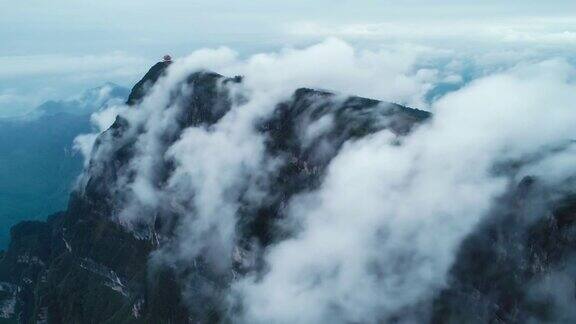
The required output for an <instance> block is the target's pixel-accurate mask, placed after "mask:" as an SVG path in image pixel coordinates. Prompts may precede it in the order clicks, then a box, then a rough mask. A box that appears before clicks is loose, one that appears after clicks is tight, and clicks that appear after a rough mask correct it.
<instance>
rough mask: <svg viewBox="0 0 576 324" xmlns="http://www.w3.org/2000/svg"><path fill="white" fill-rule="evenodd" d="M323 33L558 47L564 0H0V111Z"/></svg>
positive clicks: (569, 25)
mask: <svg viewBox="0 0 576 324" xmlns="http://www.w3.org/2000/svg"><path fill="white" fill-rule="evenodd" d="M331 36H335V37H338V38H341V39H344V40H346V41H348V42H350V43H352V44H355V46H358V47H378V46H391V45H399V44H404V45H405V44H410V45H411V46H413V45H423V46H428V47H434V48H437V49H444V50H452V51H455V52H467V53H487V52H492V53H493V52H494V51H500V52H503V53H505V52H508V53H509V52H510V51H523V52H526V51H531V52H533V53H534V52H538V53H539V54H538V55H543V56H547V55H548V56H555V55H562V56H570V55H571V53H572V52H573V49H574V48H575V46H576V1H573V0H548V1H542V0H509V1H496V0H468V1H461V0H434V1H433V0H403V1H399V0H396V1H390V0H388V1H386V0H380V1H376V0H330V1H328V0H314V1H311V0H291V1H274V0H250V1H246V0H245V1H240V0H234V1H231V0H226V1H225V0H201V1H199V0H195V1H194V0H192V1H191V0H167V1H157V0H154V1H152V0H138V1H137V0H125V1H117V0H115V1H112V0H99V1H95V0H75V1H70V0H51V1H45V0H28V1H8V0H0V40H2V42H0V116H1V115H6V114H17V113H20V112H23V111H26V110H27V109H29V108H31V107H32V106H34V105H36V104H38V103H39V102H41V101H43V100H46V99H50V98H62V97H66V96H71V95H73V94H74V93H77V92H79V91H81V90H82V89H85V88H88V87H92V86H97V85H98V84H100V83H103V82H105V81H112V82H116V83H119V84H122V85H126V86H129V85H131V84H132V83H133V82H134V81H135V80H137V79H138V77H139V76H140V75H141V74H142V73H143V72H145V71H146V70H147V68H148V67H149V66H150V65H151V64H153V63H154V62H155V60H157V59H158V58H160V57H161V56H162V55H163V54H164V53H167V52H169V53H171V54H173V55H174V56H176V57H178V56H183V55H186V54H188V53H191V52H192V51H194V50H196V49H198V48H202V47H218V46H227V47H230V48H232V49H234V50H236V51H237V52H239V53H240V55H249V54H252V53H255V52H260V51H274V50H278V49H280V48H282V47H286V46H296V47H298V46H305V45H308V44H311V43H314V42H318V41H321V40H323V39H325V38H328V37H331Z"/></svg>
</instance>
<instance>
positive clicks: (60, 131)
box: [0, 83, 129, 249]
mask: <svg viewBox="0 0 576 324" xmlns="http://www.w3.org/2000/svg"><path fill="white" fill-rule="evenodd" d="M128 93H129V90H128V89H126V88H123V87H120V86H118V85H115V84H112V83H107V84H105V85H103V86H100V87H97V88H94V89H90V90H87V91H86V92H84V93H83V94H81V95H80V96H78V97H76V98H72V99H69V100H60V101H48V102H46V103H44V104H42V105H40V106H39V107H38V108H36V109H35V110H34V111H33V112H31V113H30V114H27V115H25V116H23V117H18V118H4V119H0V138H1V139H2V140H1V141H0V249H1V248H3V247H5V246H6V245H7V244H8V240H9V228H10V227H11V226H12V225H14V224H16V223H18V222H20V221H21V220H24V219H44V218H45V217H46V216H47V215H49V214H51V213H54V212H56V211H59V210H62V209H64V208H65V207H66V204H67V201H68V196H69V194H70V191H71V189H72V185H73V183H74V180H75V178H76V177H77V176H78V175H79V174H80V172H81V171H82V157H81V156H80V154H78V153H76V152H74V151H73V150H72V142H73V140H74V138H75V137H76V136H78V135H79V134H82V133H88V132H90V131H91V126H90V115H91V114H92V113H93V112H95V111H97V110H98V109H102V108H104V107H106V106H109V105H112V104H116V103H121V102H124V101H125V100H126V98H127V97H128Z"/></svg>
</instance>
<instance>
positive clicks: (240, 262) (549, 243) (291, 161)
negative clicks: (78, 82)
mask: <svg viewBox="0 0 576 324" xmlns="http://www.w3.org/2000/svg"><path fill="white" fill-rule="evenodd" d="M166 68H168V65H167V64H164V63H159V64H157V65H155V66H154V67H153V68H152V70H151V71H150V72H149V73H148V74H146V76H145V77H144V79H143V80H142V81H140V82H139V83H138V84H137V85H136V86H135V87H134V89H133V90H132V93H131V94H130V97H129V99H128V102H127V104H128V105H130V106H131V108H129V109H131V110H133V112H132V114H125V115H121V116H119V117H117V119H116V121H115V122H114V124H113V125H112V126H111V127H110V128H109V129H108V130H107V131H105V132H104V133H102V134H101V135H100V136H99V137H98V139H97V141H96V143H95V144H94V149H93V153H92V157H91V160H90V163H89V165H88V166H87V168H86V170H85V172H84V174H83V176H82V178H81V181H80V185H79V188H78V189H77V190H76V191H75V192H74V194H73V195H72V197H71V199H70V204H69V206H68V209H67V210H66V211H65V212H62V213H57V214H54V215H52V216H50V217H49V218H48V221H47V222H24V223H21V224H19V225H17V226H15V227H14V228H13V229H12V233H11V234H12V242H11V245H10V247H9V249H8V250H7V251H6V252H4V254H3V255H2V259H1V260H0V319H1V320H3V321H6V322H25V323H32V322H49V323H130V322H134V323H140V322H146V323H186V322H190V323H198V322H199V323H211V322H226V321H232V322H234V320H233V319H232V318H231V317H230V314H231V313H233V312H234V311H236V310H235V309H234V307H235V305H234V304H233V303H230V302H229V300H228V299H227V296H228V295H229V291H228V290H229V288H230V286H231V285H232V284H233V282H235V281H237V280H238V279H239V278H241V277H243V276H244V275H246V274H247V273H249V272H251V273H254V272H256V273H258V272H261V271H266V267H267V265H266V264H265V262H264V260H263V258H264V253H263V252H262V251H263V250H265V248H266V247H267V246H271V245H274V244H275V243H277V242H279V241H281V240H283V239H286V238H287V237H290V236H291V235H293V233H291V232H290V227H288V226H285V224H284V223H283V222H284V221H285V220H286V219H285V215H286V213H287V212H288V211H287V206H286V202H287V201H289V200H291V199H294V198H297V197H299V196H301V195H303V194H305V193H307V192H310V191H312V190H314V189H316V188H318V186H320V184H321V181H322V179H323V178H325V176H326V173H327V172H328V169H327V168H328V166H329V164H330V163H331V161H332V160H333V159H334V158H335V156H336V155H337V154H338V152H340V151H341V150H343V147H344V146H345V143H346V142H347V141H351V140H356V139H361V138H367V137H369V136H371V134H374V133H376V132H378V131H381V130H384V129H388V130H389V131H390V133H391V134H393V136H394V138H393V141H394V142H395V143H397V145H401V142H402V138H403V136H405V135H407V134H409V133H410V132H411V131H412V130H413V129H414V127H417V126H418V125H420V124H423V123H425V122H426V121H427V120H428V119H429V118H430V115H429V113H427V112H424V111H420V110H416V109H410V108H406V107H403V106H400V105H395V104H389V103H383V102H379V101H376V100H371V99H366V98H360V97H341V96H336V95H334V94H332V93H329V92H325V91H318V90H312V89H306V88H302V89H298V90H296V91H294V92H293V93H291V94H289V95H287V96H284V97H281V99H280V100H279V101H277V102H273V103H270V104H268V105H269V106H270V105H271V106H270V110H269V112H268V113H266V114H261V115H259V117H258V118H254V119H253V123H250V124H249V126H250V127H249V128H250V129H253V130H254V133H255V134H256V135H257V136H254V137H248V138H250V139H254V141H256V143H257V145H256V146H255V148H253V147H252V146H249V147H248V148H247V149H243V150H236V147H235V146H236V145H247V144H246V143H251V142H250V141H238V142H235V141H234V139H235V138H236V137H237V136H252V135H253V134H252V133H251V132H249V134H248V135H246V132H238V133H235V132H234V131H236V130H237V129H236V128H232V129H229V128H223V127H224V126H223V125H227V124H226V118H238V119H237V120H240V121H241V120H243V119H242V118H241V117H242V112H243V111H246V110H248V109H251V106H249V105H246V102H247V99H246V97H245V96H244V94H243V92H241V91H239V90H238V88H241V87H242V84H243V80H242V78H239V77H236V78H227V77H224V76H221V75H219V74H216V73H212V72H195V73H192V74H190V75H188V76H187V77H185V78H184V79H183V80H179V81H178V82H176V83H172V84H170V83H166V84H168V85H171V86H170V87H168V88H165V87H164V86H165V85H166V84H163V85H162V84H161V85H160V86H159V87H157V88H155V89H156V90H154V89H152V88H151V86H152V85H154V84H155V83H158V82H163V81H162V80H163V79H162V76H163V75H165V71H166ZM162 89H164V90H163V91H164V92H162V91H161V90H162ZM154 91H156V93H153V92H154ZM158 98H161V99H162V100H160V99H158ZM238 107H241V108H242V109H243V110H241V109H240V110H239V109H238ZM231 112H232V113H231ZM238 116H240V117H238ZM158 124H160V125H164V126H163V127H160V128H155V126H154V125H158ZM242 126H246V124H239V125H238V126H237V127H242ZM222 128H223V129H224V131H222ZM216 130H219V131H222V134H224V135H223V136H229V137H227V138H226V140H227V141H224V140H223V139H222V138H220V137H218V136H214V137H210V136H212V135H214V133H215V132H216ZM303 134H306V136H303ZM183 139H188V140H189V141H188V142H186V141H183ZM198 139H204V140H203V141H202V142H200V144H201V145H198V142H195V140H198ZM259 141H260V142H259ZM230 142H231V143H232V145H230V146H226V145H229V143H230ZM206 145H208V147H206ZM209 145H213V147H210V146H209ZM222 147H223V149H224V153H223V154H222V155H220V158H219V159H215V160H211V161H209V162H206V163H208V164H207V165H205V166H204V168H202V163H204V162H205V161H202V160H201V159H202V157H203V156H207V155H206V154H203V153H205V151H204V150H209V149H220V148H222ZM181 150H186V151H191V150H192V151H194V152H196V154H195V155H194V156H195V157H197V158H198V159H199V160H192V161H189V160H186V159H184V158H182V157H181V156H179V155H178V152H180V151H181ZM246 152H248V153H246ZM254 156H258V157H259V158H258V159H254ZM238 161H240V162H238ZM254 161H256V162H254ZM191 166H194V167H191ZM212 169H216V171H215V172H216V174H209V175H207V174H206V173H207V172H210V170H212ZM246 170H248V171H249V172H248V171H246ZM144 175H145V177H144ZM182 178H184V179H185V180H186V179H189V178H190V179H193V180H194V181H195V182H194V181H182V180H181V179H182ZM229 178H234V179H236V178H241V179H243V180H242V181H241V182H239V183H237V182H234V183H233V185H228V186H225V190H223V191H218V190H208V191H206V192H205V191H204V189H205V188H206V187H207V188H212V187H211V186H212V185H213V183H212V182H211V181H216V180H218V181H228V179H229ZM214 179H216V180H214ZM191 183H201V184H202V188H199V187H194V185H193V184H191ZM351 185H353V184H351ZM190 187H192V188H190ZM547 195H553V192H551V191H550V189H549V188H546V187H545V186H541V185H540V183H539V182H538V180H535V179H532V178H525V179H524V181H522V182H521V183H520V184H514V185H512V186H511V187H510V189H509V192H508V193H507V194H506V195H505V196H504V197H501V198H500V201H499V202H498V206H497V208H494V213H493V214H494V215H493V216H491V217H489V218H487V219H486V221H485V222H484V223H482V224H481V226H480V227H479V228H478V229H477V230H476V231H475V232H474V233H473V234H472V235H471V236H469V237H468V238H467V239H466V241H465V242H464V244H463V245H462V247H461V248H460V252H459V253H458V255H457V258H456V261H455V264H454V266H453V267H452V270H451V276H450V282H449V283H448V284H447V287H446V288H445V289H444V290H443V291H442V292H440V293H439V294H438V295H437V297H436V298H435V300H434V302H433V307H432V308H433V309H432V310H429V313H431V318H432V321H435V322H438V323H446V322H453V323H462V322H524V321H525V320H528V319H534V318H537V319H540V320H547V319H552V318H556V317H555V314H554V312H555V310H554V309H553V306H551V305H547V304H546V303H542V302H541V300H539V299H538V298H535V297H534V295H533V294H530V293H529V292H528V291H527V289H526V287H524V286H523V283H524V282H526V281H528V280H531V279H533V278H535V277H538V276H542V275H546V274H549V273H551V272H552V271H556V270H557V269H558V268H559V266H561V265H562V264H566V263H567V262H569V261H567V260H569V256H570V255H571V254H572V253H573V252H574V248H575V247H576V246H575V245H574V244H575V243H576V242H575V241H574V239H573V237H575V236H574V235H572V233H573V230H574V227H573V221H574V218H575V215H576V214H575V211H576V203H575V200H574V199H573V198H570V197H560V198H557V197H556V196H555V198H554V199H544V200H545V203H542V201H543V197H547ZM214 196H218V197H220V198H221V199H220V200H219V202H218V203H217V204H214V206H213V207H212V208H213V210H209V211H206V210H204V209H203V208H206V206H212V201H211V197H214ZM197 201H200V202H202V203H203V204H202V205H200V204H195V203H196V202H197ZM358 203H359V204H361V203H362V202H358ZM230 206H233V208H232V209H233V212H232V213H233V215H234V217H235V218H234V223H232V228H231V229H230V228H227V227H226V226H224V225H223V221H222V219H223V220H224V221H229V220H230V219H229V218H226V217H227V216H226V215H228V214H229V213H230V210H229V209H230V208H229V207H230ZM205 214H206V215H208V216H209V217H204V216H205ZM532 214H544V215H546V217H542V218H538V221H535V222H530V223H528V222H526V219H527V217H528V216H529V215H532ZM219 217H222V219H220V218H219ZM351 217H352V216H351ZM215 219H216V220H215ZM226 224H228V223H226ZM226 230H229V231H230V232H226ZM230 233H232V234H230ZM191 234H194V235H191ZM227 234H230V235H227ZM384 234H385V233H384ZM384 234H382V235H384ZM229 240H231V241H232V242H228V241H229ZM225 243H230V244H225ZM207 244H210V245H207ZM210 249H211V250H210ZM214 250H215V251H216V252H214ZM335 311H336V310H335ZM408 311H410V310H406V312H408ZM402 316H403V313H402V312H399V313H398V314H397V315H395V316H393V317H390V318H384V319H382V321H390V322H395V321H401V320H402V318H403V317H402Z"/></svg>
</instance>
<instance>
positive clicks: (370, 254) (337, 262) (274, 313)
mask: <svg viewBox="0 0 576 324" xmlns="http://www.w3.org/2000/svg"><path fill="white" fill-rule="evenodd" d="M574 72H575V70H574V68H573V67H571V66H568V65H566V63H563V62H558V61H551V62H543V63H540V64H536V65H529V66H522V67H519V68H517V69H514V70H512V71H508V72H506V73H503V74H499V75H494V76H490V77H487V78H485V79H482V80H478V81H476V82H474V83H472V84H471V85H469V86H468V87H466V88H464V89H462V90H460V91H458V92H455V93H453V94H450V95H448V96H446V97H445V98H444V99H442V100H441V101H440V102H438V103H437V104H436V105H435V106H434V110H435V113H436V115H435V117H434V121H433V122H432V123H431V124H430V125H429V126H427V127H422V128H419V129H418V130H416V132H415V133H414V134H412V135H410V136H409V137H408V138H406V139H405V140H404V141H403V143H402V144H401V145H400V146H397V145H395V144H394V142H393V141H392V139H393V137H392V136H391V134H389V133H388V132H387V131H384V132H381V133H378V134H376V135H374V136H372V137H368V138H365V139H362V140H359V141H356V142H350V143H348V145H347V146H346V147H345V148H344V149H343V151H342V152H341V153H340V154H339V155H338V156H337V157H336V158H335V160H334V161H333V162H332V164H331V166H330V169H329V173H328V176H327V178H326V179H325V181H324V182H323V185H322V187H321V188H320V189H319V190H318V191H317V192H313V193H311V194H307V195H305V196H303V197H299V198H298V199H296V200H293V201H292V204H291V215H292V216H291V217H293V218H295V219H297V220H299V222H300V227H302V228H303V229H302V231H301V232H299V233H298V234H297V235H296V236H295V237H294V238H292V239H288V240H286V241H283V242H280V243H278V244H277V245H276V246H272V247H271V248H269V250H268V251H267V254H266V261H267V262H268V265H269V266H270V269H269V272H267V273H265V274H264V275H263V276H261V275H259V276H256V277H254V278H250V277H249V278H246V279H244V280H241V281H240V282H238V283H237V284H236V285H235V289H236V292H237V293H239V294H240V299H241V300H242V305H243V306H244V307H245V308H244V309H245V313H244V314H243V316H244V317H242V320H243V321H244V322H247V323H269V322H274V323H295V322H298V323H319V322H330V323H348V322H363V323H376V322H380V321H382V320H384V319H386V318H389V317H391V316H395V315H401V314H404V315H403V316H408V318H404V320H411V321H417V322H418V321H422V320H423V318H419V317H418V316H423V314H422V313H419V312H415V311H414V309H412V310H411V307H417V306H418V307H422V305H421V303H424V305H426V302H430V300H431V298H432V297H433V296H434V294H435V293H436V292H437V291H438V290H439V289H440V288H441V287H443V285H444V284H445V279H446V274H447V272H448V270H449V269H450V266H451V265H452V263H453V261H454V257H455V252H456V251H457V249H458V247H459V245H460V243H461V242H462V240H463V239H464V238H465V237H466V235H467V234H468V233H470V232H471V231H472V230H473V229H474V227H475V225H476V224H477V223H478V222H479V221H480V220H481V219H482V217H483V216H485V214H486V213H487V212H488V211H489V209H490V207H491V205H492V201H493V199H494V198H495V197H497V196H499V195H500V194H502V193H503V192H504V190H505V189H506V187H507V182H508V181H509V180H507V179H506V178H505V177H501V176H496V175H493V174H491V172H492V170H493V169H492V168H493V167H494V165H496V164H497V163H499V162H503V161H522V160H523V159H524V158H525V157H527V156H529V155H533V154H536V153H538V152H541V151H542V150H543V149H544V148H545V147H547V146H549V145H556V144H558V143H565V141H566V140H567V139H571V138H573V137H574V136H576V133H575V132H574V129H573V125H574V123H575V122H576V109H575V107H574V106H573V102H574V100H576V91H575V90H576V85H575V84H574V83H573V82H572V78H571V76H572V75H573V73H574ZM573 153H574V152H573V151H567V152H564V153H561V155H562V156H563V158H564V159H566V155H569V156H570V160H572V161H573V159H574V158H575V156H574V154H573ZM553 155H554V154H553ZM554 156H556V155H554ZM562 170H563V171H564V172H563V174H562V175H558V174H557V173H558V171H557V170H554V169H545V168H538V171H539V174H538V175H539V176H542V177H545V178H546V177H548V175H554V176H555V177H554V178H548V179H547V180H548V181H551V180H562V179H566V178H567V177H569V176H572V175H574V174H575V171H574V169H573V168H571V169H568V168H564V169H562ZM518 180H519V179H516V180H515V181H518ZM423 309H424V312H425V310H426V307H424V308H423ZM404 311H407V314H408V315H405V314H406V313H403V312H404ZM410 316H412V317H410ZM424 316H425V313H424Z"/></svg>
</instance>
